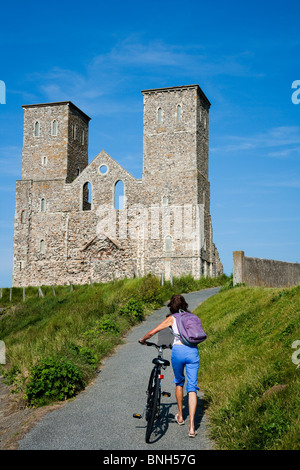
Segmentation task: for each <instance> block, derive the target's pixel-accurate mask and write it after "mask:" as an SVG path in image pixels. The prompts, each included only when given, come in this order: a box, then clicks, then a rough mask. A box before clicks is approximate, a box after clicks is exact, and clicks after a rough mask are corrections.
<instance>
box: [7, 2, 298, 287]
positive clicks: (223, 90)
mask: <svg viewBox="0 0 300 470" xmlns="http://www.w3.org/2000/svg"><path fill="white" fill-rule="evenodd" d="M299 14H300V4H299V1H281V0H280V1H277V0H272V1H264V0H260V1H257V0H253V1H252V2H243V1H241V0H239V1H231V0H228V1H226V2H224V1H221V0H216V1H214V2H207V1H206V2H203V1H197V2H196V1H190V0H186V1H185V2H179V1H177V0H175V1H172V2H171V1H169V0H165V1H164V2H162V1H159V2H158V1H156V0H154V1H151V2H137V1H132V2H130V1H128V2H120V1H118V0H117V1H115V2H111V3H110V2H104V1H97V2H96V1H89V0H86V1H85V2H82V1H80V2H79V1H77V0H73V1H72V2H66V1H60V2H58V1H57V0H52V2H40V1H39V2H38V1H28V2H23V1H22V2H20V1H15V2H10V3H9V2H5V3H4V4H2V6H1V30H0V47H1V61H0V80H3V81H4V82H5V84H6V104H0V164H1V172H0V286H3V287H4V286H10V285H11V276H12V247H13V219H14V203H15V181H16V180H17V179H20V178H21V156H22V126H23V110H22V108H21V106H22V105H23V104H32V103H42V102H51V101H65V100H70V101H72V102H73V103H74V104H76V105H77V106H78V107H79V108H81V109H82V110H83V111H84V112H85V113H87V114H88V115H89V116H90V117H91V118H92V120H91V123H90V136H89V161H91V160H92V159H93V158H94V157H95V156H96V155H97V154H98V153H99V152H100V151H101V150H102V149H104V150H106V152H107V153H108V154H110V155H111V156H112V157H113V158H114V159H116V160H117V161H118V162H119V163H120V164H121V165H122V166H123V167H124V168H125V169H126V170H128V171H129V172H131V173H132V174H133V175H134V176H135V177H138V178H139V177H141V175H142V152H143V136H142V134H143V128H142V125H143V101H142V94H141V92H140V91H141V90H143V89H147V88H160V87H168V86H179V85H189V84H195V83H198V84H199V85H200V87H201V88H202V89H203V91H204V93H205V94H206V95H207V97H208V99H209V100H210V101H211V103H212V106H211V109H210V167H209V179H210V183H211V214H212V222H213V233H214V241H215V243H216V245H217V247H218V249H219V252H220V256H221V261H222V262H223V265H224V271H225V272H226V273H227V274H230V273H231V272H232V252H233V251H235V250H244V251H245V254H246V256H254V257H259V258H271V259H279V260H284V261H291V262H300V255H299V244H300V242H299V239H300V237H299V228H300V214H299V201H300V198H299V190H300V178H299V173H300V171H299V170H300V165H299V161H300V104H299V105H297V104H294V103H293V102H292V99H291V97H292V93H293V92H294V91H295V90H293V89H292V83H293V82H294V81H295V80H300V67H299V63H300V61H299V57H300V35H299ZM296 91H297V90H296ZM299 97H300V94H299Z"/></svg>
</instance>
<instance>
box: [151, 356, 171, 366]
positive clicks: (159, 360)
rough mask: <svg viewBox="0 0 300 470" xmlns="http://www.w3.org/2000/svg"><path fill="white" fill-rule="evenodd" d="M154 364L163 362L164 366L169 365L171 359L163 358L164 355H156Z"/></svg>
mask: <svg viewBox="0 0 300 470" xmlns="http://www.w3.org/2000/svg"><path fill="white" fill-rule="evenodd" d="M152 363H153V364H161V365H162V366H169V365H170V361H168V359H163V358H162V357H161V358H159V357H155V358H154V359H153V361H152Z"/></svg>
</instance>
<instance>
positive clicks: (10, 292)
mask: <svg viewBox="0 0 300 470" xmlns="http://www.w3.org/2000/svg"><path fill="white" fill-rule="evenodd" d="M9 301H10V302H11V301H12V287H11V288H10V289H9Z"/></svg>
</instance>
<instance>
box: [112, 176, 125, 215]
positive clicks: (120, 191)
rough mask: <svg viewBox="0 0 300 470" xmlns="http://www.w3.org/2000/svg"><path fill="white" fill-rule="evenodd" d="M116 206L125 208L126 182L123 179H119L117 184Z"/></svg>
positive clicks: (115, 191) (119, 208)
mask: <svg viewBox="0 0 300 470" xmlns="http://www.w3.org/2000/svg"><path fill="white" fill-rule="evenodd" d="M114 207H115V209H117V210H122V209H124V183H123V181H121V180H119V181H117V182H116V184H115V190H114Z"/></svg>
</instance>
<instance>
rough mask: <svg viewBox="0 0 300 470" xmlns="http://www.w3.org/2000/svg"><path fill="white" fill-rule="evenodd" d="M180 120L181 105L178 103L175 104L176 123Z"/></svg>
mask: <svg viewBox="0 0 300 470" xmlns="http://www.w3.org/2000/svg"><path fill="white" fill-rule="evenodd" d="M180 122H181V106H180V104H179V105H178V106H177V124H179V123H180Z"/></svg>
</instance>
